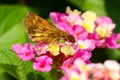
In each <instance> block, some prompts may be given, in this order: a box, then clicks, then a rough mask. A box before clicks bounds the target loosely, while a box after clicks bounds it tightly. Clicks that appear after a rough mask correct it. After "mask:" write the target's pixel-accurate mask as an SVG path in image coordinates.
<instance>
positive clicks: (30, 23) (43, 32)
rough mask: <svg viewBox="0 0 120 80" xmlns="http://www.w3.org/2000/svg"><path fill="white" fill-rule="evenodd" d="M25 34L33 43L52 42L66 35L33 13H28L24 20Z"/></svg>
mask: <svg viewBox="0 0 120 80" xmlns="http://www.w3.org/2000/svg"><path fill="white" fill-rule="evenodd" d="M24 24H25V28H26V32H27V33H28V35H29V36H30V38H31V39H32V40H33V41H35V42H48V43H49V42H52V41H57V40H60V38H61V37H63V36H64V37H66V36H67V34H66V33H65V32H63V31H61V30H59V29H58V28H56V27H55V26H54V25H53V24H51V23H49V22H48V21H47V20H45V19H43V18H41V17H40V16H38V15H36V14H35V13H32V12H29V13H28V14H27V16H26V17H25V20H24Z"/></svg>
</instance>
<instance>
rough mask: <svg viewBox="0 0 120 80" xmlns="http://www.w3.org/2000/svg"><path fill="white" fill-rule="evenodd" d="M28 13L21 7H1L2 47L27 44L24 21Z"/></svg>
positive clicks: (0, 39) (0, 42) (0, 40)
mask: <svg viewBox="0 0 120 80" xmlns="http://www.w3.org/2000/svg"><path fill="white" fill-rule="evenodd" d="M27 11H28V9H27V7H24V6H21V5H3V6H0V47H10V46H11V45H12V44H14V43H18V42H19V43H24V42H25V31H24V26H23V19H24V17H25V15H26V12H27Z"/></svg>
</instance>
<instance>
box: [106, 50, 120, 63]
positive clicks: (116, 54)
mask: <svg viewBox="0 0 120 80" xmlns="http://www.w3.org/2000/svg"><path fill="white" fill-rule="evenodd" d="M106 53H107V55H108V57H109V58H110V59H114V60H118V61H119V60H120V49H114V50H113V49H111V50H110V49H106Z"/></svg>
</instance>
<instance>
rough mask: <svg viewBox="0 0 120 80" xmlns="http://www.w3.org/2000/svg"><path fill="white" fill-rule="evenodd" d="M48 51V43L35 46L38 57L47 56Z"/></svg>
mask: <svg viewBox="0 0 120 80" xmlns="http://www.w3.org/2000/svg"><path fill="white" fill-rule="evenodd" d="M46 49H47V44H46V43H43V42H42V43H37V44H36V45H35V50H36V53H37V55H38V56H40V55H41V54H45V53H46Z"/></svg>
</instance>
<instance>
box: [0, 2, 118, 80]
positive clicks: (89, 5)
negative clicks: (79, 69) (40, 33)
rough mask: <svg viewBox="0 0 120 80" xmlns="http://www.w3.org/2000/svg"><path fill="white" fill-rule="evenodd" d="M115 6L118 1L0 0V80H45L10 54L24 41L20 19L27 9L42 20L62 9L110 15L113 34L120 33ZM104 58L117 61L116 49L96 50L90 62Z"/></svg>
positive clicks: (25, 39) (28, 64) (23, 31)
mask: <svg viewBox="0 0 120 80" xmlns="http://www.w3.org/2000/svg"><path fill="white" fill-rule="evenodd" d="M119 4H120V1H119V0H0V80H16V79H17V80H49V76H48V74H46V73H42V74H41V73H40V72H35V71H33V69H32V64H31V62H22V61H21V60H20V59H18V58H17V57H16V55H15V53H14V52H12V51H11V45H12V44H15V43H24V42H26V41H28V38H27V35H26V33H25V30H24V24H23V19H24V17H25V15H26V13H27V12H28V11H29V10H31V11H33V12H35V13H37V14H39V15H40V16H41V17H43V18H48V17H49V13H50V12H52V11H58V12H65V9H66V6H70V7H71V8H72V9H76V8H77V9H79V10H81V11H86V10H91V11H95V12H96V13H97V15H100V16H104V15H105V16H106V15H107V16H110V17H111V18H112V19H113V22H114V23H116V29H115V32H116V33H117V32H120V15H119V14H120V10H119V8H120V5H119ZM106 59H115V60H117V61H120V49H117V50H109V49H100V50H96V51H94V53H93V56H92V58H91V61H93V62H103V61H104V60H106ZM28 67H29V68H28ZM7 77H8V78H7Z"/></svg>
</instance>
